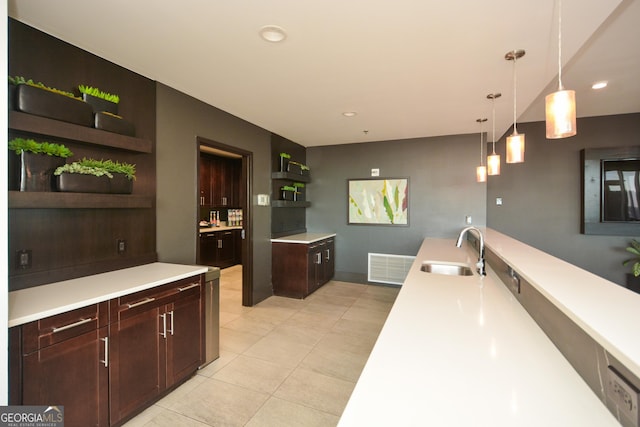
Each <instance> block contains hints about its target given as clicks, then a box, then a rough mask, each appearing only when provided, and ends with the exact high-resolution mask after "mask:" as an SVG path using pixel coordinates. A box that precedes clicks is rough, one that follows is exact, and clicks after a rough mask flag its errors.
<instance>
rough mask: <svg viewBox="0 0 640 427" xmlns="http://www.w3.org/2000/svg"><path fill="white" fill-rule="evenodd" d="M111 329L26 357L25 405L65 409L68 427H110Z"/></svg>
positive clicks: (90, 333)
mask: <svg viewBox="0 0 640 427" xmlns="http://www.w3.org/2000/svg"><path fill="white" fill-rule="evenodd" d="M107 329H108V328H107V327H102V328H100V329H96V330H94V331H91V332H87V333H84V334H82V335H79V336H76V337H74V338H70V339H68V340H65V341H62V342H59V343H57V344H54V345H51V346H48V347H45V348H42V349H40V350H38V351H36V352H34V353H30V354H27V355H25V356H24V357H23V396H22V405H62V406H64V415H65V425H66V426H78V427H85V426H108V425H109V406H108V404H109V399H108V396H109V383H108V372H109V368H108V366H107V362H105V360H106V359H105V354H106V353H107V352H108V347H106V346H108V345H109V344H108V339H107V332H108V330H107Z"/></svg>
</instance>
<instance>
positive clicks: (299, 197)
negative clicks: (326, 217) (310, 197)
mask: <svg viewBox="0 0 640 427" xmlns="http://www.w3.org/2000/svg"><path fill="white" fill-rule="evenodd" d="M293 187H294V188H295V192H294V193H293V200H294V201H297V202H304V200H305V191H304V183H302V182H294V183H293Z"/></svg>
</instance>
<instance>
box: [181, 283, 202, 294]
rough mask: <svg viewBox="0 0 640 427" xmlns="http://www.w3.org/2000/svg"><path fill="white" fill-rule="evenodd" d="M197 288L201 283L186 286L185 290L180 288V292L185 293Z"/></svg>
mask: <svg viewBox="0 0 640 427" xmlns="http://www.w3.org/2000/svg"><path fill="white" fill-rule="evenodd" d="M196 286H200V283H192V284H190V285H188V286H185V287H184V288H178V292H184V291H187V290H189V289H193V288H195V287H196Z"/></svg>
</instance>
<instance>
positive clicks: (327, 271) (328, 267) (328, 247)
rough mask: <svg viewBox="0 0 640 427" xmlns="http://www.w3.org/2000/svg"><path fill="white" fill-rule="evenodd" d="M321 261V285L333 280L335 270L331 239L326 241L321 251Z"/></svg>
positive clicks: (333, 246) (333, 249)
mask: <svg viewBox="0 0 640 427" xmlns="http://www.w3.org/2000/svg"><path fill="white" fill-rule="evenodd" d="M322 260H323V263H324V264H323V281H322V283H326V282H328V281H329V280H331V279H333V276H334V274H335V269H336V267H335V266H336V261H335V243H334V241H333V239H327V241H326V243H325V246H324V248H323V250H322Z"/></svg>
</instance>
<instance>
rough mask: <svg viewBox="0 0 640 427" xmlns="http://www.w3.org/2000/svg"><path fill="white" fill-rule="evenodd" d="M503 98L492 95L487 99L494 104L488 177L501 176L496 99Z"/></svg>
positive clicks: (498, 95) (488, 157)
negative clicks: (497, 147)
mask: <svg viewBox="0 0 640 427" xmlns="http://www.w3.org/2000/svg"><path fill="white" fill-rule="evenodd" d="M501 96H502V94H501V93H490V94H489V95H487V98H488V99H490V100H491V104H492V116H491V121H492V125H493V132H492V137H491V141H492V147H493V149H492V153H491V155H489V156H487V174H488V175H500V155H499V154H496V99H497V98H500V97H501Z"/></svg>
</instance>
